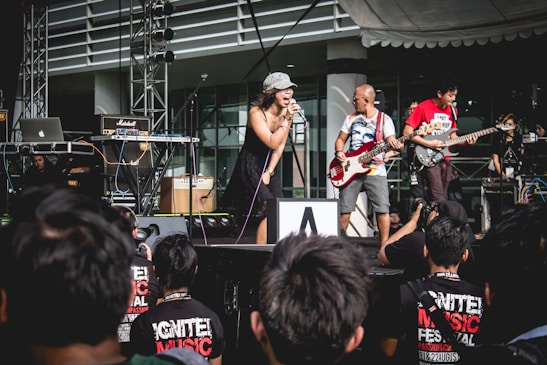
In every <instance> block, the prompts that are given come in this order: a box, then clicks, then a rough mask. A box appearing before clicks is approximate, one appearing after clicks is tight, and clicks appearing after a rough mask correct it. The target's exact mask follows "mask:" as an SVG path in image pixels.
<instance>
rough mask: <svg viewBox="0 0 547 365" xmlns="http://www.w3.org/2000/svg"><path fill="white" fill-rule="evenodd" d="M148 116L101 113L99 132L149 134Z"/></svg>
mask: <svg viewBox="0 0 547 365" xmlns="http://www.w3.org/2000/svg"><path fill="white" fill-rule="evenodd" d="M150 124H151V121H150V118H149V117H144V116H135V115H113V114H105V115H101V134H102V135H107V136H108V135H111V134H126V135H130V136H135V135H141V136H148V135H149V134H150Z"/></svg>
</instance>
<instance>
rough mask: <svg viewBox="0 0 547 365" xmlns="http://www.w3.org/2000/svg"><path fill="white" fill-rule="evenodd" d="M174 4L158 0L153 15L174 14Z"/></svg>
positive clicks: (153, 8)
mask: <svg viewBox="0 0 547 365" xmlns="http://www.w3.org/2000/svg"><path fill="white" fill-rule="evenodd" d="M174 10H175V9H174V7H173V4H171V3H170V2H169V1H165V2H163V1H158V2H157V3H156V4H155V5H154V6H153V7H152V15H154V16H159V17H161V16H169V15H171V14H173V11H174Z"/></svg>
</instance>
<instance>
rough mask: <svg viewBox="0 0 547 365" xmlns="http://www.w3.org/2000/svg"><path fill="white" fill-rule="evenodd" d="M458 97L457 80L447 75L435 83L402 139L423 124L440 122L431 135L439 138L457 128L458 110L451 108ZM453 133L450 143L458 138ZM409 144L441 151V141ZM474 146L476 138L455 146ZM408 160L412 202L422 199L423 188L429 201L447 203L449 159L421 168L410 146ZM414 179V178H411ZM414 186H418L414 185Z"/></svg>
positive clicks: (421, 140) (418, 138)
mask: <svg viewBox="0 0 547 365" xmlns="http://www.w3.org/2000/svg"><path fill="white" fill-rule="evenodd" d="M457 94H458V84H457V81H456V79H455V78H454V77H453V76H452V75H450V74H448V75H446V76H445V77H443V78H442V79H441V80H439V81H438V85H437V87H436V89H435V95H434V96H433V97H432V98H430V99H427V100H424V101H422V102H421V103H419V104H418V106H417V107H416V109H415V110H414V112H413V113H412V114H410V116H409V117H408V119H407V120H406V122H405V127H404V129H403V135H408V134H411V133H412V132H414V130H415V129H416V128H419V127H420V126H421V125H424V124H431V123H436V122H439V123H440V125H441V128H440V129H436V130H433V131H432V134H435V135H439V134H442V133H444V132H447V131H448V130H449V129H451V128H457V123H456V120H457V115H458V110H457V109H456V108H455V107H454V103H455V101H456V95H457ZM457 137H458V136H457V134H456V132H455V131H454V132H452V133H450V139H453V138H457ZM411 141H412V143H414V144H419V145H422V146H424V147H425V148H430V149H433V150H439V151H440V150H442V149H443V148H444V147H446V146H445V145H444V141H442V140H440V139H425V138H424V137H422V136H420V135H417V136H415V137H413V138H411ZM476 142H477V137H471V138H470V139H469V140H468V141H465V142H462V143H460V144H457V146H462V145H468V144H474V143H476ZM407 152H408V156H409V158H411V156H414V161H413V163H411V164H410V168H411V171H410V177H411V184H410V190H411V192H412V195H413V197H414V202H418V201H421V200H427V199H425V198H426V196H425V186H424V185H425V184H427V186H428V187H429V193H430V201H431V202H439V201H441V200H446V199H448V185H449V184H450V180H451V179H452V165H450V157H449V156H444V157H443V156H440V157H441V159H440V161H438V162H437V163H436V164H435V165H433V166H423V165H421V164H420V162H419V161H417V159H416V158H415V152H414V149H413V148H412V147H411V145H409V149H408V151H407ZM413 174H418V175H419V176H420V177H421V178H422V179H420V178H417V179H413V178H412V177H413ZM414 177H416V176H414ZM416 182H417V183H416Z"/></svg>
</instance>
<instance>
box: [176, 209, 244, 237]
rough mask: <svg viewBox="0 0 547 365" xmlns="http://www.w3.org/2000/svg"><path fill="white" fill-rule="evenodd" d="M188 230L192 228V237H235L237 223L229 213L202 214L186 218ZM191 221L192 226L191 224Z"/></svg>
mask: <svg viewBox="0 0 547 365" xmlns="http://www.w3.org/2000/svg"><path fill="white" fill-rule="evenodd" d="M184 219H185V221H186V228H187V229H188V230H190V226H191V227H192V228H191V229H192V237H203V232H204V231H205V235H206V236H207V237H233V236H234V235H235V234H236V228H237V225H236V221H235V218H234V216H233V215H231V214H229V213H201V214H193V215H192V216H191V217H190V216H188V215H187V216H185V217H184ZM190 219H191V220H192V224H190Z"/></svg>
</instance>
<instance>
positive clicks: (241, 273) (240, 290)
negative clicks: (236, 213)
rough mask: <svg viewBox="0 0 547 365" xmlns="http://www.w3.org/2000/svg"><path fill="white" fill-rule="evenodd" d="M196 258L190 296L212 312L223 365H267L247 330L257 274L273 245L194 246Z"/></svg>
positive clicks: (249, 331)
mask: <svg viewBox="0 0 547 365" xmlns="http://www.w3.org/2000/svg"><path fill="white" fill-rule="evenodd" d="M194 247H195V248H196V251H197V253H198V258H199V268H198V274H197V277H196V281H195V283H194V285H193V287H192V290H191V292H192V296H194V297H195V298H196V299H198V300H200V301H201V302H203V303H204V304H206V305H207V306H208V307H209V308H211V309H212V310H214V311H215V312H216V313H217V314H218V316H219V317H220V320H221V322H222V326H223V328H224V337H225V339H226V349H225V352H224V354H223V356H222V363H223V364H224V365H236V364H253V365H267V363H268V362H267V361H266V359H265V356H264V354H263V353H262V349H261V348H260V346H259V345H258V343H257V342H256V340H255V338H254V337H253V334H252V332H251V329H250V322H249V317H250V313H251V310H252V309H253V308H254V302H255V300H256V296H255V295H256V292H257V289H258V280H259V278H260V272H261V270H262V268H263V267H264V265H265V263H266V260H267V259H268V257H269V255H270V252H271V250H272V248H273V245H256V244H219V245H195V246H194Z"/></svg>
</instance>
